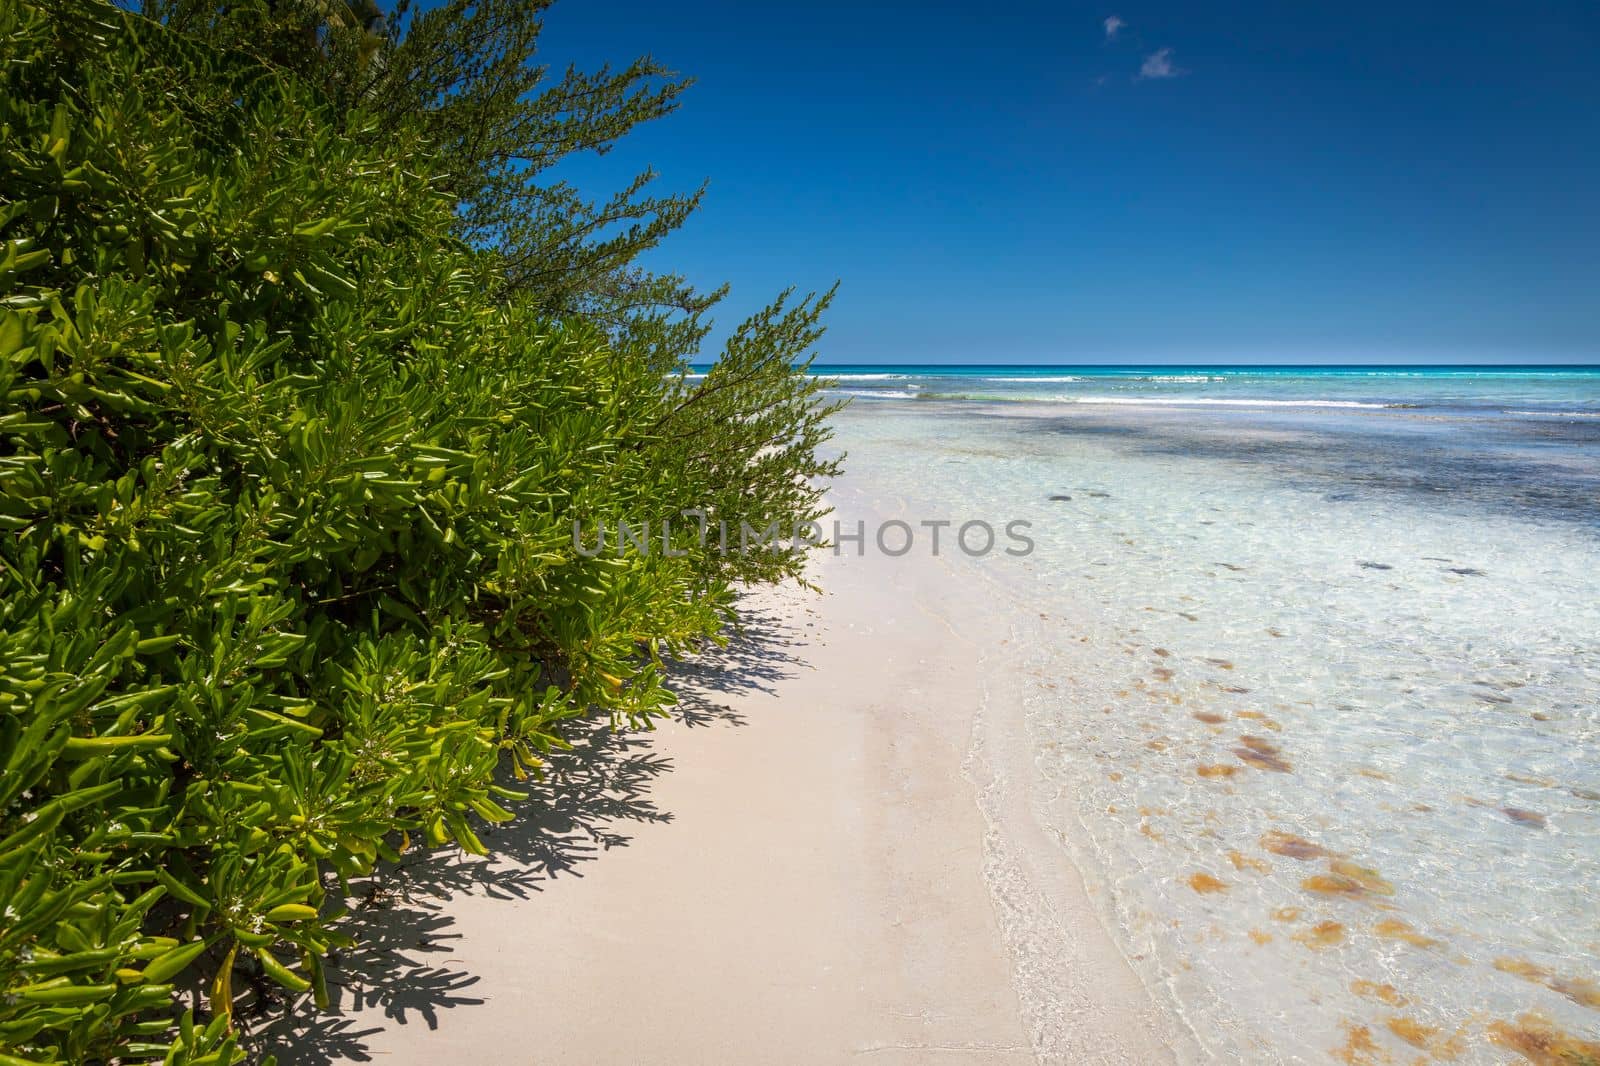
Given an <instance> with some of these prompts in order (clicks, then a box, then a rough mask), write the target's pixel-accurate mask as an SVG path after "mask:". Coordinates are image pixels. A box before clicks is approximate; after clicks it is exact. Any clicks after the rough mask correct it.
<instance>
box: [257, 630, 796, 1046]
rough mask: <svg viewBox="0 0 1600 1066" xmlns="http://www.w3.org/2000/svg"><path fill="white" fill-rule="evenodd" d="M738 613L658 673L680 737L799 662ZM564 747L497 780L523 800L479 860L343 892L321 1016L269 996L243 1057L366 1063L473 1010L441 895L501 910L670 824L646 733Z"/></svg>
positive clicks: (418, 869)
mask: <svg viewBox="0 0 1600 1066" xmlns="http://www.w3.org/2000/svg"><path fill="white" fill-rule="evenodd" d="M741 616H742V624H741V626H740V628H739V630H738V631H737V632H733V633H731V634H730V638H729V641H728V643H727V645H726V646H724V647H720V648H719V647H716V646H715V645H708V646H707V648H706V649H705V650H704V651H703V652H702V653H701V654H700V655H698V656H696V657H695V658H693V659H690V660H684V661H680V662H676V663H673V664H672V665H671V669H670V674H671V677H672V681H673V686H672V687H673V689H674V691H675V692H676V693H677V695H678V704H677V706H676V707H674V708H673V712H672V717H673V720H674V721H679V722H682V723H683V724H684V725H686V726H689V727H691V728H700V727H710V726H714V725H730V726H738V725H742V724H743V722H744V717H743V715H742V714H741V713H740V712H739V711H737V710H735V709H734V708H733V707H731V706H729V702H728V701H729V700H730V699H732V698H734V697H737V696H743V695H750V694H755V693H762V692H770V691H773V689H774V686H775V685H776V683H777V682H778V681H780V680H782V679H783V678H785V677H788V676H789V675H790V674H791V672H792V671H793V669H794V666H795V664H796V663H798V662H799V659H798V657H797V656H796V654H795V650H794V649H795V647H796V644H797V641H796V640H795V638H794V636H793V631H792V629H791V628H790V625H789V623H786V621H785V618H784V616H783V615H782V614H780V613H779V612H777V611H762V610H751V611H742V612H741ZM566 737H567V739H568V741H570V742H571V744H572V747H571V749H570V750H568V751H561V752H554V753H552V754H551V755H550V756H549V757H548V759H547V762H546V768H545V774H544V777H543V779H542V780H533V779H529V780H528V781H522V782H513V781H507V782H505V783H506V784H507V786H508V787H514V788H517V789H519V790H523V791H528V792H530V793H531V795H530V798H529V799H528V800H527V801H526V802H524V803H520V804H517V805H515V810H516V813H517V818H516V820H515V821H512V822H507V823H505V824H503V825H498V826H481V825H480V826H478V827H477V831H478V833H479V835H480V836H481V837H482V838H483V841H484V843H485V845H486V846H487V847H488V848H489V850H490V852H491V853H492V854H491V856H490V858H488V859H478V858H474V857H472V856H469V855H466V854H464V853H463V852H461V851H460V850H459V849H457V848H454V847H449V848H436V849H432V850H428V851H420V850H419V851H416V852H413V853H412V854H409V855H407V856H406V857H404V858H403V859H402V860H401V861H400V862H399V863H396V864H388V863H386V864H383V866H382V868H380V869H379V871H378V872H377V873H375V874H374V875H373V876H372V877H370V878H364V879H361V880H358V881H352V882H351V885H350V890H351V894H350V896H349V897H348V898H347V899H346V900H345V904H344V905H345V906H346V907H348V908H349V909H350V911H351V914H350V917H349V919H348V920H347V921H345V922H344V923H342V925H341V931H342V932H344V933H347V934H348V935H350V936H352V937H353V938H354V939H355V941H356V945H355V946H354V947H353V948H349V949H345V950H343V951H339V952H336V953H335V954H334V955H333V956H332V959H331V960H330V963H329V966H328V994H329V999H330V1001H331V1004H330V1010H328V1011H326V1012H317V1011H313V1010H311V1009H310V1008H309V1005H307V1006H306V1007H305V1008H303V1009H302V1008H301V1007H300V1006H298V1005H296V1004H294V1003H290V1004H287V1005H284V1004H281V1003H279V1002H275V1001H274V999H275V996H274V994H273V993H271V992H269V993H267V996H268V999H267V1000H265V1001H262V1003H263V1006H262V1008H261V1009H257V1010H255V1011H253V1012H252V1011H251V1010H250V1009H248V1008H247V1007H243V1006H242V1008H241V1011H240V1015H239V1020H240V1022H241V1023H242V1025H241V1027H242V1028H244V1029H247V1030H252V1029H253V1031H251V1032H247V1034H246V1035H244V1036H243V1037H242V1042H243V1043H244V1044H245V1046H246V1047H247V1048H249V1049H250V1050H251V1051H252V1053H253V1054H255V1055H264V1054H267V1053H272V1054H275V1055H276V1056H277V1057H278V1061H279V1063H280V1064H282V1066H324V1064H332V1063H341V1062H368V1061H372V1059H373V1056H372V1055H371V1054H370V1052H369V1050H368V1047H367V1041H368V1039H369V1038H370V1037H371V1036H372V1035H373V1034H375V1033H377V1032H380V1031H381V1030H382V1029H384V1028H388V1027H390V1026H394V1025H415V1024H422V1025H425V1026H427V1027H428V1028H430V1029H431V1028H435V1027H437V1025H438V1021H439V1014H440V1012H441V1011H445V1010H449V1009H452V1008H456V1007H470V1006H472V1005H474V1004H479V1003H482V1002H484V997H483V995H481V994H480V993H479V991H478V990H477V989H476V988H475V986H476V985H477V984H478V982H479V980H480V978H479V977H478V976H477V975H475V974H473V973H471V972H470V971H469V970H467V969H465V968H464V967H463V966H461V965H460V964H459V963H457V962H455V961H454V960H453V959H452V956H453V954H454V950H455V943H454V942H455V941H456V940H458V939H460V934H459V933H457V932H454V931H452V930H453V926H454V924H455V921H454V918H453V917H452V916H451V913H450V904H451V900H452V898H454V897H456V896H458V895H461V894H475V895H481V896H486V897H488V898H490V899H495V900H501V901H504V902H505V904H506V905H508V906H514V905H517V904H519V903H522V902H525V901H531V900H533V899H534V898H535V897H536V896H537V895H538V894H539V893H540V892H541V891H543V888H544V885H545V883H546V882H548V881H554V880H555V879H557V878H560V877H582V876H583V874H584V865H585V864H586V863H589V862H592V861H594V860H595V859H598V858H600V857H601V856H602V855H604V854H605V853H606V852H607V851H609V850H611V849H612V848H618V847H625V846H626V845H627V844H628V843H629V841H630V839H631V838H630V836H629V834H628V832H627V826H628V824H629V823H651V822H655V823H665V822H670V821H672V814H671V812H669V811H664V810H661V809H660V808H659V807H657V806H656V804H655V803H654V801H653V800H652V799H651V798H650V788H651V783H652V782H653V781H654V779H655V778H657V777H659V776H660V775H662V774H664V773H668V772H669V771H671V769H672V762H671V760H670V759H668V758H666V757H664V756H662V755H660V754H658V753H657V752H655V751H654V750H653V749H654V747H655V737H654V733H653V732H652V731H651V730H649V729H629V728H627V727H625V726H624V727H616V728H614V727H613V726H612V723H611V722H610V721H609V720H608V719H595V720H584V721H576V722H573V723H570V724H569V725H568V726H567V728H566ZM532 905H535V906H536V905H537V904H536V903H535V904H532ZM380 1009H381V1011H382V1014H383V1019H382V1021H381V1023H379V1022H378V1017H377V1014H376V1013H375V1012H376V1011H377V1010H380ZM252 1014H253V1017H252ZM252 1021H253V1022H254V1024H253V1025H252V1024H251V1023H252Z"/></svg>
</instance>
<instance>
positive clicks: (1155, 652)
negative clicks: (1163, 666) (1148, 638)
mask: <svg viewBox="0 0 1600 1066" xmlns="http://www.w3.org/2000/svg"><path fill="white" fill-rule="evenodd" d="M1150 652H1151V654H1153V655H1159V656H1161V657H1162V658H1163V659H1165V658H1166V657H1167V656H1169V655H1171V654H1172V653H1171V652H1170V651H1168V650H1167V649H1166V648H1151V649H1150Z"/></svg>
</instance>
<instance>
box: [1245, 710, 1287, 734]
mask: <svg viewBox="0 0 1600 1066" xmlns="http://www.w3.org/2000/svg"><path fill="white" fill-rule="evenodd" d="M1234 717H1235V718H1248V719H1250V720H1251V721H1253V722H1260V723H1261V724H1262V725H1263V726H1265V727H1266V728H1267V729H1270V730H1272V731H1273V732H1274V733H1281V732H1283V726H1281V725H1279V724H1278V723H1277V722H1274V721H1273V720H1272V719H1271V718H1268V717H1267V716H1266V715H1264V714H1262V713H1261V712H1260V711H1239V712H1238V713H1237V714H1235V715H1234Z"/></svg>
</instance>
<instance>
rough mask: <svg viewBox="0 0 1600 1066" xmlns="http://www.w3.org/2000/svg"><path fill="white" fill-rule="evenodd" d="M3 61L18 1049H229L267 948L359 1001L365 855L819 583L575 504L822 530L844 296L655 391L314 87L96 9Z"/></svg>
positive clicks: (12, 941)
mask: <svg viewBox="0 0 1600 1066" xmlns="http://www.w3.org/2000/svg"><path fill="white" fill-rule="evenodd" d="M0 60H3V63H4V65H3V68H0V396H3V401H0V913H3V916H4V918H3V921H0V1064H10V1063H16V1062H72V1063H80V1062H103V1061H110V1060H128V1059H150V1058H162V1057H165V1058H166V1059H167V1061H170V1062H176V1063H195V1064H199V1063H210V1062H219V1063H228V1062H233V1061H237V1060H238V1059H239V1058H241V1057H242V1053H241V1052H239V1051H238V1049H237V1048H236V1046H235V1045H234V1043H233V1038H232V1036H231V1029H232V1018H231V1012H232V1004H233V1000H234V988H233V980H234V975H235V973H236V972H243V973H245V974H247V975H248V976H250V977H252V978H261V977H265V978H270V979H271V980H273V981H275V982H277V983H278V984H279V985H282V986H283V987H285V988H287V989H289V990H291V991H295V992H308V993H309V994H311V995H312V996H314V997H315V998H316V999H317V1000H318V1002H324V1001H325V996H326V993H325V990H324V988H323V976H322V966H323V962H322V960H323V958H324V957H325V956H326V954H327V952H328V951H329V950H330V948H331V947H333V946H334V945H337V944H339V943H340V942H341V934H340V933H339V919H340V913H339V912H338V911H337V910H335V909H334V908H333V906H332V904H331V903H330V902H329V898H328V897H329V896H330V895H333V893H330V892H329V888H330V887H331V885H332V879H336V878H346V877H350V876H354V875H358V874H362V873H365V872H367V871H370V870H371V869H372V867H373V864H374V863H375V862H376V861H377V860H379V859H380V858H389V859H393V858H394V857H396V854H397V852H398V851H399V850H402V849H403V848H404V847H406V846H408V845H417V844H422V843H426V844H431V845H439V844H444V843H447V842H454V843H456V844H459V845H460V846H462V847H463V848H465V849H467V850H469V851H475V852H476V851H482V850H483V845H482V844H481V842H480V841H479V838H478V837H477V835H476V834H475V832H474V830H473V825H474V824H475V819H483V820H488V821H501V820H504V819H506V818H509V817H511V812H510V811H509V810H508V809H507V808H506V806H504V804H507V803H512V804H514V801H515V800H516V799H517V798H518V795H517V794H516V793H515V792H514V791H512V790H508V789H506V788H503V787H501V786H500V785H498V784H496V781H497V777H496V773H497V771H498V770H499V769H501V768H503V767H506V766H509V767H510V768H511V770H512V771H513V772H515V773H516V774H517V775H519V776H520V775H525V774H527V773H530V772H537V771H538V768H539V765H540V762H539V759H540V753H541V752H543V751H547V750H548V749H549V748H550V747H551V746H552V745H559V744H561V739H560V723H561V722H562V721H563V720H564V719H567V718H570V717H573V716H575V715H579V714H585V713H591V712H595V711H598V712H599V713H610V714H613V715H620V716H625V717H628V718H631V719H634V720H639V719H644V718H648V717H650V716H652V715H656V714H659V713H662V712H663V711H664V710H665V709H666V708H668V707H669V706H670V704H671V702H672V696H671V694H670V692H669V691H667V690H666V689H665V688H664V687H663V675H662V663H661V660H662V657H663V656H667V655H672V654H677V653H680V652H683V651H684V650H685V649H688V648H691V647H693V646H695V645H696V644H697V643H698V642H699V641H701V640H703V639H705V638H708V637H712V636H714V635H715V634H717V633H718V632H719V630H720V629H721V628H722V627H723V625H724V624H725V623H726V622H727V621H728V619H729V617H730V609H731V605H732V600H733V584H734V583H735V582H737V581H744V580H775V579H778V578H782V577H786V576H794V575H796V574H798V572H799V568H800V566H801V561H800V559H799V558H798V557H796V556H795V555H793V554H788V553H766V554H755V555H721V554H719V553H717V552H715V551H713V550H709V549H706V548H702V547H700V546H699V545H697V544H694V543H692V542H691V541H689V540H683V543H682V545H681V546H682V547H683V548H684V549H685V552H684V554H682V555H676V556H670V557H669V556H667V555H666V554H664V553H661V552H656V553H653V554H651V555H648V556H644V555H639V554H630V555H625V556H618V555H616V554H614V553H605V554H602V555H600V556H596V557H593V558H590V557H586V556H585V555H583V554H582V553H580V552H578V551H576V550H575V546H574V543H573V522H574V520H575V519H583V520H586V521H591V522H592V521H596V520H600V519H606V520H611V521H615V520H616V519H617V518H619V517H628V518H637V517H641V516H643V517H648V518H651V519H655V520H657V521H659V520H660V519H661V518H663V517H675V516H677V515H678V514H679V513H680V511H681V510H682V509H684V508H690V507H697V508H701V509H703V510H705V511H706V512H707V514H708V516H709V517H710V518H711V520H712V521H713V522H715V521H727V522H729V523H730V524H731V525H732V526H733V527H734V528H737V526H738V523H739V522H740V521H746V520H747V521H750V522H751V523H752V524H756V525H763V524H765V523H766V522H768V521H771V520H774V519H776V520H780V521H782V522H784V523H792V522H794V521H796V520H804V519H807V518H811V517H814V516H815V515H816V514H817V513H818V509H819V479H824V478H826V477H827V476H828V475H830V474H831V473H833V471H834V466H833V464H832V463H831V462H828V461H824V460H822V459H820V458H818V455H817V449H818V447H819V446H820V445H821V444H822V442H823V440H824V439H825V436H826V430H825V428H824V425H823V422H822V419H823V417H824V416H825V414H826V411H827V409H826V407H824V406H820V405H819V404H818V403H817V399H816V396H815V390H816V385H815V383H814V382H810V381H807V380H806V379H804V378H803V377H800V376H798V375H797V374H796V372H795V371H794V370H793V368H792V366H791V363H792V361H793V360H794V359H796V358H797V357H799V356H801V355H803V354H804V352H805V350H806V349H808V348H809V347H810V345H811V344H812V342H813V341H814V340H815V338H816V335H817V332H816V316H817V314H818V312H819V311H820V310H821V307H822V306H823V305H824V304H825V303H826V298H824V299H823V300H821V301H815V302H805V303H802V304H800V305H799V306H796V307H788V308H786V307H785V306H784V305H783V303H782V302H781V301H780V303H779V304H777V305H775V306H774V307H773V308H770V309H769V310H768V311H767V312H764V313H763V314H762V315H761V316H758V317H757V319H755V320H753V321H752V322H751V323H749V324H747V326H746V327H745V328H744V329H743V330H741V331H740V333H739V334H738V335H737V336H736V338H735V339H734V341H733V342H731V343H730V346H729V349H728V351H727V353H726V354H725V358H724V361H723V363H722V364H721V365H720V366H719V367H718V369H717V370H716V371H715V372H714V373H713V374H712V375H710V376H709V377H708V378H707V379H705V380H704V381H701V382H698V383H691V382H689V381H687V380H685V379H684V378H682V377H670V376H663V373H662V369H663V363H662V358H661V352H660V350H659V347H658V346H652V344H651V343H650V332H649V330H648V328H645V329H636V330H633V331H632V332H631V333H630V339H629V340H628V341H627V342H626V343H623V344H620V345H617V344H613V343H612V342H611V340H609V339H608V337H607V335H606V334H605V333H604V332H602V331H601V329H600V328H598V327H597V326H595V325H592V324H590V323H587V322H585V321H583V320H581V319H568V320H565V321H550V320H545V319H542V318H540V317H539V314H538V311H537V306H536V304H534V303H533V302H532V301H522V302H513V303H509V304H507V303H500V302H496V301H495V300H494V299H493V298H491V297H490V296H488V295H486V294H489V293H493V292H496V291H498V290H499V288H500V287H499V286H498V285H497V282H496V279H497V277H498V271H499V270H500V266H499V261H498V260H497V259H496V258H495V257H494V256H492V255H490V254H488V253H483V252H479V251H475V250H473V249H472V248H469V247H468V246H466V245H464V244H462V243H461V242H460V241H459V239H457V238H456V237H453V236H452V235H451V234H452V228H453V226H454V224H455V218H454V211H455V206H456V205H455V203H454V201H452V199H450V197H449V196H448V195H447V193H445V192H442V191H441V189H440V187H439V183H438V182H437V181H435V180H434V178H433V177H432V176H431V175H430V173H429V172H428V170H427V169H426V160H427V158H428V156H429V149H428V146H427V143H426V142H425V141H422V140H419V139H417V138H408V137H404V136H392V137H388V138H374V137H362V136H351V135H349V130H350V129H351V128H352V124H353V125H354V126H355V127H356V128H357V129H359V128H360V124H361V122H362V121H363V120H362V119H361V118H360V116H355V117H352V116H350V115H349V114H341V115H340V116H339V121H338V123H337V124H336V123H334V122H333V121H331V119H330V117H329V115H328V114H327V113H326V111H325V110H324V109H325V108H326V107H327V106H328V105H327V104H326V103H325V102H324V101H323V100H322V99H321V98H319V97H318V96H317V95H316V93H315V92H314V91H312V90H310V89H308V88H306V87H305V86H304V85H302V84H300V83H299V82H297V81H296V80H295V79H294V77H293V76H292V75H290V74H286V73H283V72H280V71H275V70H273V69H272V68H270V67H267V66H264V65H262V64H261V63H260V62H259V61H255V60H252V59H249V58H245V57H242V56H238V55H234V54H231V53H223V52H218V51H215V50H212V49H210V48H208V47H203V46H201V45H199V44H197V43H195V42H193V41H189V40H186V39H184V38H182V37H181V36H179V35H176V34H174V33H171V32H169V31H167V30H164V29H162V28H161V27H159V26H157V25H156V24H154V23H150V22H147V21H144V20H143V19H140V18H138V17H134V16H129V15H126V14H123V13H121V12H118V11H116V10H114V9H112V8H110V7H105V6H101V5H99V4H96V3H92V2H87V0H85V2H82V3H77V4H68V5H52V8H51V12H50V13H49V14H48V15H47V14H46V13H45V12H44V11H43V10H42V9H41V8H39V7H35V6H32V5H30V4H27V3H11V4H6V5H4V6H0ZM418 136H419V137H420V136H421V135H420V134H419V135H418ZM377 144H381V145H382V148H381V150H380V149H379V148H375V147H373V146H374V145H377ZM662 328H663V329H667V328H670V327H669V326H668V325H666V324H663V327H662ZM191 991H192V994H191ZM186 1005H189V1006H192V1007H195V1008H198V1012H199V1016H200V1017H201V1018H202V1019H203V1021H202V1022H195V1021H194V1020H193V1018H194V1017H195V1016H196V1011H195V1010H193V1009H191V1010H189V1011H187V1012H185V1011H184V1010H183V1008H184V1007H185V1006H186ZM208 1016H209V1017H210V1018H211V1019H213V1020H211V1021H209V1022H207V1021H204V1019H206V1018H207V1017H208Z"/></svg>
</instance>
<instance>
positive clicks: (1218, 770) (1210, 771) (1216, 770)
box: [1194, 765, 1239, 777]
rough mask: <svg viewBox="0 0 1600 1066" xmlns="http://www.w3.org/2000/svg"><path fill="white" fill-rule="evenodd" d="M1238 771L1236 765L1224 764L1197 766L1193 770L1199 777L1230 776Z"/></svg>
mask: <svg viewBox="0 0 1600 1066" xmlns="http://www.w3.org/2000/svg"><path fill="white" fill-rule="evenodd" d="M1238 771H1239V768H1238V767H1237V766H1226V765H1205V766H1197V767H1195V770H1194V772H1195V773H1197V774H1199V775H1200V776H1201V777H1232V776H1233V775H1234V774H1236V773H1238Z"/></svg>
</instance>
